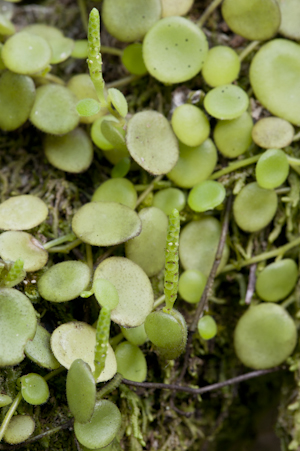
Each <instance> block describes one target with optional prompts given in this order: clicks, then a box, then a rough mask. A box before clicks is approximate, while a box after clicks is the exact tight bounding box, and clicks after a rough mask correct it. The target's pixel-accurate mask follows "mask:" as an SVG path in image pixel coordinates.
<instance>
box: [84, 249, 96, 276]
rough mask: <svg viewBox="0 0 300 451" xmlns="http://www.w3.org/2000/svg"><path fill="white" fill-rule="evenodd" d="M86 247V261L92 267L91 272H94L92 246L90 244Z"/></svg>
mask: <svg viewBox="0 0 300 451" xmlns="http://www.w3.org/2000/svg"><path fill="white" fill-rule="evenodd" d="M85 249H86V262H87V265H88V267H89V268H90V271H91V273H92V272H93V268H94V266H93V253H92V246H91V245H90V244H86V245H85Z"/></svg>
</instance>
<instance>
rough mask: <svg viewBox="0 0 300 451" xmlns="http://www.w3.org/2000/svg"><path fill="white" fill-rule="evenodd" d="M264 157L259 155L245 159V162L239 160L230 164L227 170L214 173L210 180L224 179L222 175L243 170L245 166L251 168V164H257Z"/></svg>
mask: <svg viewBox="0 0 300 451" xmlns="http://www.w3.org/2000/svg"><path fill="white" fill-rule="evenodd" d="M261 155H263V154H262V153H259V154H258V155H254V157H249V158H245V160H238V161H235V162H234V163H230V164H229V165H228V166H226V168H224V169H221V170H220V171H217V172H214V173H213V174H212V175H211V176H210V177H209V178H210V180H215V179H218V178H219V177H222V175H226V174H230V172H233V171H236V169H240V168H243V167H245V166H249V165H250V164H253V163H256V162H257V160H258V159H259V158H260V157H261Z"/></svg>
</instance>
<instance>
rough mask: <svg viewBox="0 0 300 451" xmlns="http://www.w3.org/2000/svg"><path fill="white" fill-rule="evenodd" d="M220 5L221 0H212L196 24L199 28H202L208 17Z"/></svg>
mask: <svg viewBox="0 0 300 451" xmlns="http://www.w3.org/2000/svg"><path fill="white" fill-rule="evenodd" d="M220 3H222V0H213V1H212V2H211V4H210V5H208V7H207V8H206V10H205V11H204V13H203V14H202V16H201V17H200V19H199V20H198V22H197V25H198V26H199V27H203V25H204V24H205V22H206V21H207V19H208V18H209V16H210V15H211V14H212V13H213V12H214V10H215V9H217V7H218V6H219V5H220Z"/></svg>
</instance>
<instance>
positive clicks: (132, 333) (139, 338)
mask: <svg viewBox="0 0 300 451" xmlns="http://www.w3.org/2000/svg"><path fill="white" fill-rule="evenodd" d="M121 331H122V334H123V335H124V337H125V338H126V340H128V341H129V343H132V344H133V345H136V346H142V345H143V344H144V343H145V342H146V341H147V339H148V337H147V334H146V332H145V326H144V324H141V325H140V326H137V327H130V328H125V327H122V326H121Z"/></svg>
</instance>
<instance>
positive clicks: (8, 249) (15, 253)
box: [0, 230, 48, 272]
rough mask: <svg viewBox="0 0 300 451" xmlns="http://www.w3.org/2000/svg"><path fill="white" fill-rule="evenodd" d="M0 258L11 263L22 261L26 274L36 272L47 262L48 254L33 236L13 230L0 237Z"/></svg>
mask: <svg viewBox="0 0 300 451" xmlns="http://www.w3.org/2000/svg"><path fill="white" fill-rule="evenodd" d="M0 256H1V258H2V259H3V260H11V261H13V262H14V261H16V260H18V259H19V258H20V259H22V260H23V262H24V270H25V271H26V272H33V271H38V270H39V269H41V268H43V267H44V266H45V265H46V263H47V260H48V252H47V251H46V250H45V249H44V248H43V246H42V244H41V243H40V242H39V241H38V240H37V239H36V238H34V236H33V235H30V234H29V233H27V232H19V231H15V230H13V231H9V232H4V233H2V234H1V235H0Z"/></svg>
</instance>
